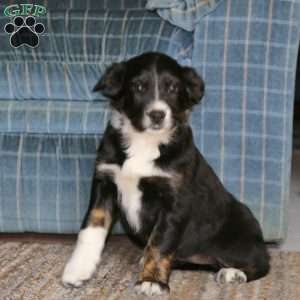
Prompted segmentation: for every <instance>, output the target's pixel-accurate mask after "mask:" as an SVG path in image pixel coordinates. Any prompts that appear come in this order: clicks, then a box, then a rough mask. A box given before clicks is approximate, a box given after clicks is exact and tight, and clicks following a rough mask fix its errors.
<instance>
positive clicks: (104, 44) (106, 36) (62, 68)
mask: <svg viewBox="0 0 300 300" xmlns="http://www.w3.org/2000/svg"><path fill="white" fill-rule="evenodd" d="M9 19H10V18H8V17H6V16H4V15H2V16H1V17H0V27H1V28H3V27H4V26H5V24H6V23H7V22H8V21H9ZM37 19H38V21H39V22H42V23H43V24H45V26H46V29H45V33H44V34H43V35H42V36H41V37H40V43H39V46H38V47H37V48H35V49H34V51H33V50H32V49H31V48H30V47H26V46H25V47H24V46H23V47H19V48H12V47H11V46H10V43H9V37H8V35H7V36H6V35H4V34H3V35H1V40H2V41H1V49H0V57H1V60H0V71H1V72H0V100H51V101H53V100H59V101H68V102H69V101H93V100H101V99H103V97H102V98H101V96H100V95H99V94H95V93H92V89H93V87H94V85H95V84H96V82H97V81H98V79H99V78H100V77H101V75H102V74H103V72H104V70H105V69H106V68H107V66H109V65H110V64H111V63H113V62H116V61H121V60H124V59H128V58H130V57H132V56H135V55H137V54H140V53H142V52H147V51H159V52H164V53H167V54H169V55H171V56H173V57H175V58H176V59H177V60H178V61H180V62H181V63H185V60H186V58H187V57H189V53H190V50H191V47H192V34H187V33H186V32H184V31H183V30H182V29H179V28H178V27H174V26H172V25H171V24H170V23H169V22H167V21H164V20H162V19H161V18H160V17H159V16H157V14H156V13H154V12H148V11H146V10H143V11H142V10H120V11H116V10H54V11H52V10H50V11H48V13H47V15H46V16H45V17H39V18H37ZM0 130H1V128H0Z"/></svg>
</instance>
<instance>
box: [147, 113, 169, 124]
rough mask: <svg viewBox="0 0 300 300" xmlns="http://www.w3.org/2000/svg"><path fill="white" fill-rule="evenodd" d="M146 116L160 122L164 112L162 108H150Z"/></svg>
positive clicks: (164, 114)
mask: <svg viewBox="0 0 300 300" xmlns="http://www.w3.org/2000/svg"><path fill="white" fill-rule="evenodd" d="M148 116H149V117H150V119H151V121H152V122H153V123H155V124H160V123H161V122H162V121H163V119H164V118H165V116H166V113H165V112H164V111H163V110H151V111H149V112H148Z"/></svg>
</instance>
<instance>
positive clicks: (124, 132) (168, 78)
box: [62, 52, 269, 295]
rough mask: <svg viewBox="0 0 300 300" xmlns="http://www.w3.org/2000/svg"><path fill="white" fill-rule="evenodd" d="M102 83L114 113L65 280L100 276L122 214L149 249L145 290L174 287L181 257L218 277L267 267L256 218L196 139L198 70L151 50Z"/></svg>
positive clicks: (114, 69) (229, 278)
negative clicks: (172, 280)
mask: <svg viewBox="0 0 300 300" xmlns="http://www.w3.org/2000/svg"><path fill="white" fill-rule="evenodd" d="M94 91H101V92H102V94H103V95H105V96H106V97H108V98H109V99H110V103H111V107H112V117H111V121H110V123H109V124H108V126H107V128H106V131H105V133H104V136H103V139H102V142H101V144H100V146H99V149H98V155H97V159H96V167H95V172H94V178H93V184H92V191H91V200H90V206H89V209H88V212H87V214H86V217H85V219H84V221H83V225H82V228H81V230H80V233H79V236H78V241H77V244H76V248H75V250H74V252H73V254H72V256H71V258H70V260H69V261H68V263H67V265H66V267H65V270H64V273H63V278H62V281H63V283H64V284H66V285H72V286H76V287H78V286H80V285H81V284H82V283H83V282H84V281H85V280H88V279H89V278H90V277H91V276H92V274H93V273H94V271H95V269H96V266H97V264H98V263H99V262H100V259H101V253H102V250H103V247H104V244H105V240H106V237H107V234H108V232H109V230H110V228H111V226H112V224H113V222H114V221H115V220H116V217H119V218H120V220H121V222H122V224H123V225H124V228H125V229H126V230H127V231H128V233H129V234H130V235H131V236H134V237H135V238H136V240H137V241H138V242H139V243H140V244H141V245H144V247H145V248H144V255H143V259H142V270H141V272H140V275H139V281H138V282H137V284H136V288H137V290H138V291H140V292H142V293H145V294H147V295H153V294H161V293H162V292H164V291H168V290H169V285H168V281H169V277H170V273H171V269H172V266H174V265H175V263H176V262H187V263H194V264H209V265H211V266H213V267H214V268H215V269H216V270H217V276H216V279H217V281H218V282H219V283H235V282H237V283H243V282H246V281H250V280H255V279H258V278H260V277H262V276H264V275H266V274H267V273H268V271H269V255H268V252H267V249H266V246H265V244H264V240H263V236H262V231H261V229H260V226H259V224H258V222H257V220H256V219H255V217H254V216H253V215H252V213H251V212H250V210H249V209H248V208H247V207H246V206H245V205H244V204H242V203H240V202H238V201H237V200H236V199H235V198H234V196H233V195H231V194H230V193H229V192H228V191H227V190H226V189H225V188H224V186H223V185H222V183H221V182H220V180H219V179H218V177H217V176H216V175H215V173H214V171H213V170H212V169H211V167H210V166H209V165H208V164H207V162H206V161H205V159H204V158H203V156H202V155H201V154H200V153H199V151H198V149H197V148H196V146H195V144H194V140H193V135H192V130H191V128H190V126H189V124H188V117H189V114H190V112H191V109H192V107H193V105H195V104H197V103H198V102H199V101H200V99H201V98H202V96H203V93H204V83H203V81H202V79H201V78H200V77H199V75H198V74H197V73H196V72H195V71H194V70H193V69H192V68H189V67H182V66H180V65H179V64H178V63H177V62H176V61H175V60H173V59H172V58H170V57H168V56H166V55H164V54H160V53H154V52H152V53H146V54H143V55H140V56H137V57H134V58H132V59H130V60H128V61H126V62H121V63H115V64H113V65H112V66H111V67H110V68H109V69H108V70H107V71H106V73H105V74H104V75H103V77H102V78H101V80H100V81H99V82H98V83H97V85H96V86H95V88H94Z"/></svg>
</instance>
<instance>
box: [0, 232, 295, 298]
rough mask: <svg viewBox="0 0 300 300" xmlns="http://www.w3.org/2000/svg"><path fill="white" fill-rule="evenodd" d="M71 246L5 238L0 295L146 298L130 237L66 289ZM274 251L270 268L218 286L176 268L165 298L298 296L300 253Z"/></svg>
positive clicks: (116, 241)
mask: <svg viewBox="0 0 300 300" xmlns="http://www.w3.org/2000/svg"><path fill="white" fill-rule="evenodd" d="M72 249H73V243H71V244H70V242H68V243H67V242H60V243H59V242H55V243H53V242H52V243H45V242H43V243H38V242H30V243H29V242H15V241H14V242H11V241H10V242H7V241H5V242H4V241H0V299H1V300H2V299H5V300H15V299H22V300H35V299H37V300H42V299H47V300H67V299H70V300H77V299H78V300H79V299H82V300H96V299H97V300H102V299H121V300H126V299H128V300H129V299H130V300H135V299H147V297H143V296H141V295H136V294H135V292H134V288H133V287H134V283H135V281H136V279H137V276H138V269H139V265H138V261H139V258H140V255H141V251H140V250H139V249H137V248H136V247H135V246H133V245H132V244H131V242H129V241H128V240H127V239H126V238H125V237H113V238H111V239H110V241H109V242H108V245H107V248H106V249H105V252H104V255H103V259H102V263H101V265H100V266H99V268H98V271H97V273H96V274H95V276H94V277H93V279H91V280H90V281H89V282H87V283H86V284H85V285H84V286H83V287H82V288H73V289H66V288H64V287H63V286H62V285H61V283H60V277H61V273H62V270H63V266H64V264H65V262H66V260H67V259H68V257H69V255H70V254H71V251H72ZM271 254H272V271H271V273H270V274H269V275H268V276H267V277H265V278H264V279H262V280H258V281H255V282H251V283H247V284H243V285H240V286H228V285H226V286H225V285H224V286H219V285H218V284H217V283H216V282H215V281H214V276H213V274H210V273H207V272H199V271H173V273H172V276H171V280H170V287H171V294H170V295H169V296H168V297H164V298H163V297H161V299H178V300H179V299H180V300H184V299H187V300H193V299H197V300H200V299H202V300H225V299H226V300H238V299H239V300H299V299H300V252H281V251H277V250H273V251H271ZM156 299H160V298H159V297H156Z"/></svg>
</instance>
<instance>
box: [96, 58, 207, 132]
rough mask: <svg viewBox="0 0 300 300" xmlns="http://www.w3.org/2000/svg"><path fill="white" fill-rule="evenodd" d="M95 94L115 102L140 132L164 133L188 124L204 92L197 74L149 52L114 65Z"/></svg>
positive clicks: (97, 86)
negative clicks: (189, 115)
mask: <svg viewBox="0 0 300 300" xmlns="http://www.w3.org/2000/svg"><path fill="white" fill-rule="evenodd" d="M94 91H101V92H102V94H103V95H104V96H106V97H108V98H110V100H111V105H112V107H113V108H114V109H116V110H117V111H118V112H119V113H120V114H121V115H125V116H126V117H127V118H128V119H129V120H130V122H131V124H132V125H133V127H134V128H135V129H136V130H138V131H153V132H160V131H162V130H168V129H171V128H173V127H175V126H176V125H177V124H178V123H183V122H186V120H187V116H188V113H189V112H190V110H191V108H192V106H193V105H195V104H197V103H198V102H199V101H200V100H201V98H202V96H203V93H204V83H203V81H202V79H201V78H200V76H199V75H198V74H197V73H196V71H195V70H194V69H192V68H189V67H182V66H180V65H179V64H178V63H177V62H176V61H175V60H174V59H172V58H170V57H169V56H166V55H164V54H160V53H154V52H150V53H145V54H142V55H140V56H137V57H134V58H132V59H130V60H128V61H126V62H121V63H115V64H113V65H112V66H111V67H110V68H108V70H107V71H106V73H105V74H104V75H103V76H102V78H101V79H100V81H99V82H98V83H97V84H96V86H95V88H94Z"/></svg>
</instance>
